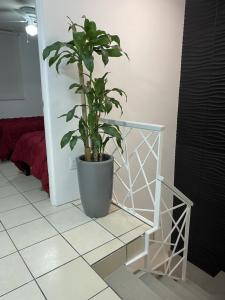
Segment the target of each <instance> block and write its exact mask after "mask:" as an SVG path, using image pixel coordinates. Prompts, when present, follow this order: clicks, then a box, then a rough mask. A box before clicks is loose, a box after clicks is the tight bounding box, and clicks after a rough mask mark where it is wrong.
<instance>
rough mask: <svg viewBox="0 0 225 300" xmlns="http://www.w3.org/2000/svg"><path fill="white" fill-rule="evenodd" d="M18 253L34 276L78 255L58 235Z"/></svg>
mask: <svg viewBox="0 0 225 300" xmlns="http://www.w3.org/2000/svg"><path fill="white" fill-rule="evenodd" d="M20 253H21V255H22V256H23V258H24V260H25V262H26V264H27V266H28V268H29V269H30V271H31V272H32V274H33V275H34V277H39V276H41V275H43V274H45V273H47V272H49V271H51V270H53V269H55V268H57V267H59V266H61V265H63V264H65V263H67V262H69V261H71V260H73V259H75V258H76V257H78V256H79V255H78V253H77V252H76V251H75V250H74V249H73V248H72V247H71V246H70V245H69V244H68V243H67V242H66V241H65V240H64V239H63V238H62V237H61V236H60V235H58V236H55V237H52V238H50V239H48V240H45V241H43V242H40V243H38V244H35V245H33V246H31V247H28V248H26V249H24V250H22V251H21V252H20Z"/></svg>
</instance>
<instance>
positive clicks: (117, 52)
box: [106, 46, 123, 57]
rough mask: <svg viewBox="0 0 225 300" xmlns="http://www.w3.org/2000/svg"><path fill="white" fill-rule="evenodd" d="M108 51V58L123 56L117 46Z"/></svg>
mask: <svg viewBox="0 0 225 300" xmlns="http://www.w3.org/2000/svg"><path fill="white" fill-rule="evenodd" d="M106 51H107V53H108V56H110V57H120V56H122V55H123V54H122V51H121V49H120V48H119V47H117V46H115V47H112V48H110V49H106Z"/></svg>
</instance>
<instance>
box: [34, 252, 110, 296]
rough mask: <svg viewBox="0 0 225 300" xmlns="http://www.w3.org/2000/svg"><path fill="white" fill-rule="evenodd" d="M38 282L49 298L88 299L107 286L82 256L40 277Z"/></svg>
mask: <svg viewBox="0 0 225 300" xmlns="http://www.w3.org/2000/svg"><path fill="white" fill-rule="evenodd" d="M38 284H39V285H40V287H41V289H42V290H43V292H44V294H45V295H46V297H47V299H48V300H62V299H63V300H74V299H76V300H87V299H89V298H91V297H92V296H94V295H96V294H97V293H98V292H100V291H101V290H103V289H105V288H106V287H107V285H106V283H105V282H104V281H103V280H102V279H101V278H100V277H99V276H98V275H97V274H96V273H95V271H94V270H93V269H92V268H91V267H90V266H89V265H88V264H87V263H86V262H85V261H84V260H83V259H82V258H77V259H75V260H74V261H72V262H70V263H68V264H66V265H64V266H62V267H60V268H58V269H56V270H54V271H52V272H50V273H48V274H46V275H44V276H43V277H40V278H39V279H38Z"/></svg>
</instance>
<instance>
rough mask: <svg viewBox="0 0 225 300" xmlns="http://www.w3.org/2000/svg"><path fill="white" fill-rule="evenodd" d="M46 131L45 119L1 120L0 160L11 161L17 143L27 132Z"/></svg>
mask: <svg viewBox="0 0 225 300" xmlns="http://www.w3.org/2000/svg"><path fill="white" fill-rule="evenodd" d="M40 130H44V118H43V117H29V118H13V119H1V120H0V160H6V159H9V158H10V156H11V155H12V153H13V150H14V148H15V146H16V143H17V141H18V140H19V139H20V137H21V136H22V135H23V134H24V133H27V132H33V131H40Z"/></svg>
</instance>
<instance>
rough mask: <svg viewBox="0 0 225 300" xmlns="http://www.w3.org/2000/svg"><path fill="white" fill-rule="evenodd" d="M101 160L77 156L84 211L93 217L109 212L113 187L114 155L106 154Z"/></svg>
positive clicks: (102, 215)
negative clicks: (86, 159) (92, 160)
mask: <svg viewBox="0 0 225 300" xmlns="http://www.w3.org/2000/svg"><path fill="white" fill-rule="evenodd" d="M104 158H105V159H104V160H103V161H100V162H88V161H85V160H84V156H83V155H82V156H79V157H77V174H78V182H79V188H80V197H81V202H82V205H83V208H84V212H85V214H86V215H87V216H89V217H91V218H99V217H104V216H105V215H107V214H108V212H109V207H110V204H111V200H112V189H113V161H114V158H113V156H110V155H107V154H105V155H104Z"/></svg>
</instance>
